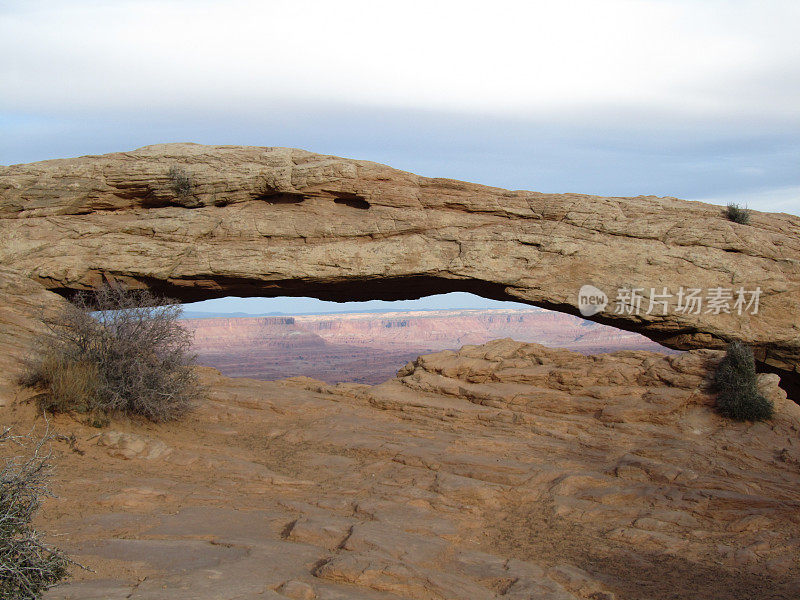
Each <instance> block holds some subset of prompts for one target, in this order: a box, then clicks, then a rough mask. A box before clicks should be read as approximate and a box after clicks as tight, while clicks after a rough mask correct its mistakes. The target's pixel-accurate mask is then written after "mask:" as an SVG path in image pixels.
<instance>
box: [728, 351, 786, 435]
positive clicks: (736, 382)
mask: <svg viewBox="0 0 800 600" xmlns="http://www.w3.org/2000/svg"><path fill="white" fill-rule="evenodd" d="M756 382H757V379H756V363H755V360H754V359H753V351H752V350H750V348H748V347H747V346H745V345H744V344H742V343H741V342H733V343H732V344H729V345H728V349H727V352H726V353H725V356H724V357H723V359H722V360H721V361H720V363H719V365H718V366H717V370H716V372H715V373H714V389H715V391H716V392H717V410H718V411H719V412H720V413H721V414H722V415H723V416H725V417H728V418H731V419H735V420H737V421H764V420H766V419H769V418H771V417H772V413H773V411H774V407H773V405H772V402H771V401H770V400H768V399H767V398H765V397H764V396H763V395H761V394H760V393H759V392H758V386H757V385H756Z"/></svg>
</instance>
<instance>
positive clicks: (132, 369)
mask: <svg viewBox="0 0 800 600" xmlns="http://www.w3.org/2000/svg"><path fill="white" fill-rule="evenodd" d="M180 313H181V307H180V305H179V304H178V303H177V302H175V301H172V300H168V299H165V298H160V297H157V296H155V295H153V294H151V293H150V292H148V291H144V290H126V289H122V288H111V287H109V286H104V287H102V288H100V289H98V290H96V291H95V292H92V293H83V294H78V295H77V296H76V297H75V299H74V300H73V302H72V303H71V304H69V305H68V306H66V307H65V308H64V310H62V311H61V312H60V313H59V314H58V315H56V316H55V317H54V318H51V319H48V320H47V324H48V326H49V329H50V331H49V334H48V335H46V336H45V337H43V338H42V339H41V340H39V344H38V346H39V352H37V357H36V358H35V359H33V360H31V361H29V362H28V364H27V369H26V372H25V373H24V374H23V376H22V377H21V378H20V384H22V385H25V386H27V387H33V388H36V389H38V390H39V391H40V394H39V396H38V399H39V403H40V405H41V406H42V408H44V409H50V410H53V411H61V412H65V411H77V412H90V413H95V414H96V413H100V414H103V415H108V414H112V413H127V414H132V415H142V416H144V417H146V418H148V419H150V420H152V421H167V420H172V419H176V418H179V417H181V416H182V415H184V414H185V413H186V411H187V410H189V409H190V408H191V406H192V404H193V403H194V401H196V400H197V399H198V398H199V397H200V396H201V395H202V388H201V386H200V385H199V383H198V380H197V375H196V374H195V371H194V358H195V357H194V355H193V354H192V353H191V342H192V339H191V334H190V333H189V332H188V331H187V330H185V329H184V328H183V327H181V326H180V324H179V323H178V317H179V316H180Z"/></svg>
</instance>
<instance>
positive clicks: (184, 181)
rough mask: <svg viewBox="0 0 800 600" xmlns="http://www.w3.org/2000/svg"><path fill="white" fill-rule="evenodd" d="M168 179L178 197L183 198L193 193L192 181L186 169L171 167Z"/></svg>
mask: <svg viewBox="0 0 800 600" xmlns="http://www.w3.org/2000/svg"><path fill="white" fill-rule="evenodd" d="M167 177H169V179H170V181H171V182H172V191H173V192H175V195H176V196H178V197H180V198H183V197H185V196H188V195H189V194H191V193H192V179H191V177H189V174H188V173H187V172H186V170H185V169H181V168H180V167H170V169H169V171H167Z"/></svg>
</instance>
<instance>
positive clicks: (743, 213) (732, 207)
mask: <svg viewBox="0 0 800 600" xmlns="http://www.w3.org/2000/svg"><path fill="white" fill-rule="evenodd" d="M725 216H726V217H727V218H728V220H729V221H733V222H734V223H739V224H741V225H747V224H748V223H749V222H750V211H749V210H748V209H747V208H743V207H741V206H739V205H738V204H735V203H731V204H728V207H727V208H726V209H725Z"/></svg>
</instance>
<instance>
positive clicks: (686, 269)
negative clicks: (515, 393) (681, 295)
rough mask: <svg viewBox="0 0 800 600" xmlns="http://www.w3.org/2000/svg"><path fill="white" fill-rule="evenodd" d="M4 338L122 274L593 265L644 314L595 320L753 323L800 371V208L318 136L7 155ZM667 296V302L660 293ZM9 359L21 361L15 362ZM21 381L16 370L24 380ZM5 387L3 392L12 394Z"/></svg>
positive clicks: (367, 273)
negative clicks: (317, 147)
mask: <svg viewBox="0 0 800 600" xmlns="http://www.w3.org/2000/svg"><path fill="white" fill-rule="evenodd" d="M0 217H1V219H0V233H2V241H0V264H2V270H3V274H4V277H3V283H2V284H0V295H2V296H3V298H2V311H0V341H4V342H6V345H7V347H8V348H9V351H10V353H11V355H12V356H11V357H10V358H9V357H7V358H5V359H3V360H6V361H9V360H11V358H13V356H14V355H15V354H19V352H20V351H21V350H20V348H22V347H24V345H25V342H26V340H27V338H28V337H29V334H30V331H32V330H35V329H36V327H38V326H39V325H38V318H39V316H40V315H41V311H40V310H39V309H36V310H34V311H33V312H32V313H31V310H30V309H31V308H32V307H34V306H39V307H40V306H41V304H42V303H44V304H45V305H47V304H50V305H52V304H54V303H56V302H58V301H59V299H58V296H57V294H61V295H67V296H68V295H69V294H70V293H73V292H74V291H76V290H81V289H85V288H88V287H91V286H94V285H97V284H99V283H100V282H101V281H103V280H104V279H108V280H119V281H124V282H127V283H132V284H135V285H140V286H149V287H152V288H155V289H157V290H158V291H161V292H166V293H167V294H170V295H172V296H175V297H177V298H180V299H182V300H186V301H190V300H202V299H207V298H215V297H221V296H228V295H236V296H274V295H298V296H299V295H303V296H314V297H317V298H322V299H330V300H340V301H341V300H365V299H372V298H377V299H387V300H390V299H404V298H405V299H407V298H416V297H420V296H424V295H428V294H437V293H443V292H450V291H467V292H473V293H476V294H479V295H481V296H485V297H488V298H495V299H501V300H516V301H520V302H525V303H528V304H532V305H536V306H541V307H544V308H549V309H554V310H559V311H563V312H567V313H571V314H577V313H578V309H577V301H578V298H577V293H578V290H579V289H580V287H581V286H583V285H584V284H592V285H594V286H596V287H598V288H600V289H601V290H603V291H604V292H605V293H606V294H607V295H608V296H609V297H610V300H611V301H612V302H613V299H614V297H615V296H616V293H617V290H618V289H620V288H626V287H627V288H631V287H633V288H642V294H643V295H644V300H643V306H642V310H641V311H640V312H639V314H635V313H631V314H628V313H624V314H616V313H615V311H614V310H613V309H612V307H611V306H610V307H609V308H607V309H606V311H605V312H601V313H599V314H597V315H594V316H593V317H592V319H593V320H595V321H598V322H602V323H605V324H609V325H613V326H615V327H619V328H622V329H627V330H631V331H637V332H639V333H642V334H643V335H645V336H647V337H649V338H651V339H653V340H655V341H657V342H659V343H661V344H664V345H666V346H669V347H671V348H677V349H692V348H718V347H721V346H722V345H723V344H724V343H725V342H726V341H729V340H734V339H739V340H743V341H745V342H747V343H748V344H750V345H751V346H752V347H753V348H754V351H755V353H756V356H757V359H758V360H759V361H760V362H761V363H762V365H766V366H768V367H769V368H771V369H775V370H777V371H778V372H779V373H780V374H781V376H782V378H783V380H784V382H785V383H787V384H789V385H791V384H792V383H794V384H797V382H798V381H800V218H799V217H795V216H792V215H787V214H767V213H758V212H754V213H753V214H752V219H751V223H750V225H740V224H737V223H732V222H730V221H728V220H726V218H725V216H724V215H723V211H722V209H721V208H720V207H718V206H712V205H708V204H703V203H700V202H687V201H683V200H678V199H675V198H660V197H653V196H640V197H636V198H604V197H598V196H588V195H581V194H543V193H538V192H527V191H507V190H503V189H499V188H492V187H486V186H481V185H476V184H471V183H464V182H460V181H454V180H450V179H431V178H426V177H420V176H418V175H414V174H412V173H407V172H403V171H398V170H396V169H392V168H390V167H388V166H384V165H380V164H376V163H372V162H367V161H361V160H348V159H343V158H337V157H333V156H323V155H319V154H312V153H309V152H305V151H302V150H294V149H289V148H269V147H238V146H201V145H195V144H169V145H157V146H148V147H145V148H142V149H139V150H136V151H133V152H122V153H116V154H108V155H103V156H87V157H81V158H73V159H65V160H50V161H44V162H39V163H32V164H26V165H13V166H7V167H0ZM689 287H691V288H698V289H702V290H711V289H715V288H724V289H732V290H735V289H738V288H740V287H741V288H744V289H746V290H748V291H749V290H755V289H756V288H760V290H761V297H760V306H759V311H758V314H751V313H750V312H748V311H744V313H743V314H741V315H739V314H736V312H737V311H736V310H733V311H732V312H731V313H730V314H729V313H724V312H722V313H720V314H714V313H713V312H711V313H709V312H705V309H703V310H702V311H701V312H700V313H699V314H689V313H687V312H683V313H679V312H677V311H676V310H675V309H676V300H677V299H676V297H674V296H673V297H672V298H671V299H670V300H668V303H669V304H668V309H667V310H666V314H657V313H659V312H664V311H663V307H661V308H657V310H655V311H653V312H652V313H651V314H644V312H645V310H646V308H645V307H648V306H649V303H650V299H653V300H655V299H656V298H651V289H652V290H654V291H655V292H656V293H661V292H662V291H663V289H664V288H667V289H668V291H669V292H670V293H673V294H677V292H678V290H679V289H680V288H689ZM656 306H658V305H656ZM3 370H4V372H8V370H7V369H3ZM7 390H8V388H6V391H7ZM2 392H3V391H2V390H0V394H2Z"/></svg>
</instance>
